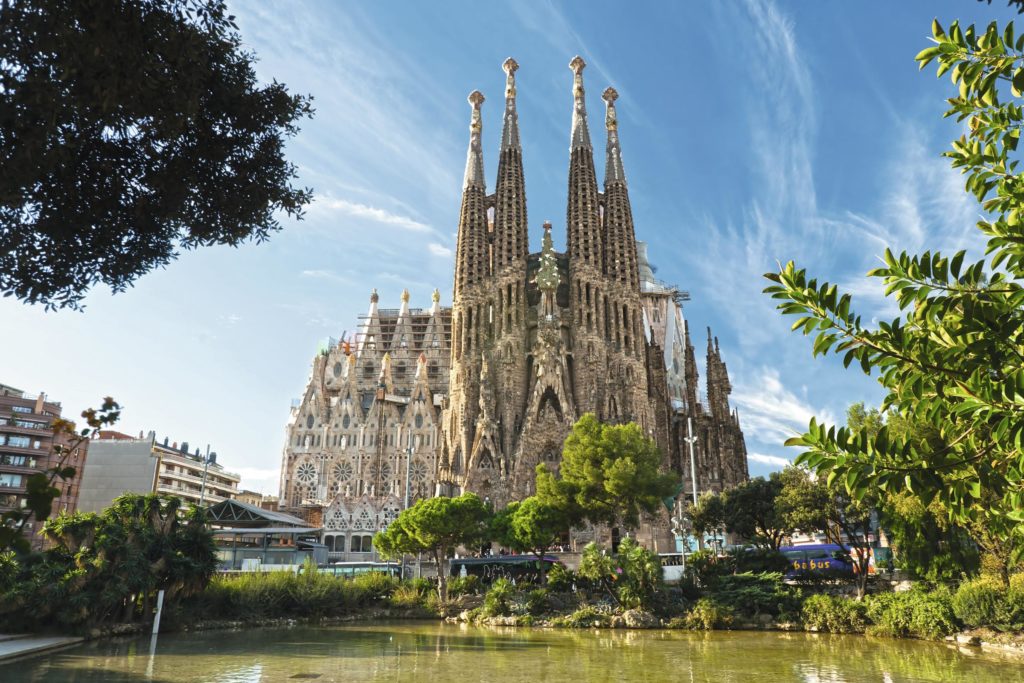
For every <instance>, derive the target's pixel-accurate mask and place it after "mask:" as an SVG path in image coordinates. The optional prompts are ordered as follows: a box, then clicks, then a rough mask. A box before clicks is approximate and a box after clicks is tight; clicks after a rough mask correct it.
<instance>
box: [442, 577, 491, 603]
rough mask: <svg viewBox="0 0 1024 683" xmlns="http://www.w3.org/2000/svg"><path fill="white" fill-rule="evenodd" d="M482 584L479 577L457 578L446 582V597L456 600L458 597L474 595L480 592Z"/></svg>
mask: <svg viewBox="0 0 1024 683" xmlns="http://www.w3.org/2000/svg"><path fill="white" fill-rule="evenodd" d="M482 586H483V583H482V582H481V581H480V577H479V576H473V575H472V574H469V575H468V576H457V577H455V578H454V579H449V581H448V597H449V598H457V597H459V596H460V595H475V594H477V593H479V592H480V589H481V587H482Z"/></svg>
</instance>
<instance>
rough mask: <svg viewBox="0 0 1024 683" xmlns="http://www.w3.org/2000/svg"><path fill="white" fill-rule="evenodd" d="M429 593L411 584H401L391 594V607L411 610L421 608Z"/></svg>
mask: <svg viewBox="0 0 1024 683" xmlns="http://www.w3.org/2000/svg"><path fill="white" fill-rule="evenodd" d="M428 595H430V591H423V590H420V587H419V586H417V585H414V584H412V583H408V582H407V583H403V584H401V585H400V586H398V588H396V589H395V590H394V592H393V593H392V594H391V600H390V602H391V605H393V606H394V607H402V608H405V609H411V608H414V607H422V606H423V604H424V601H425V599H426V597H427V596H428Z"/></svg>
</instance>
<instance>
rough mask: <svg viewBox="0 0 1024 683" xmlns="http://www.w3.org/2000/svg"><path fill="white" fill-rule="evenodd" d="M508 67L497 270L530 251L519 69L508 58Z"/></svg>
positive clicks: (498, 192)
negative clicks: (518, 94) (520, 131)
mask: <svg viewBox="0 0 1024 683" xmlns="http://www.w3.org/2000/svg"><path fill="white" fill-rule="evenodd" d="M502 68H503V69H504V70H505V122H504V126H503V128H502V131H501V155H500V157H499V158H498V182H497V186H496V188H495V190H494V194H495V202H494V203H495V206H494V269H495V272H498V271H499V270H500V269H501V268H502V267H504V266H506V265H508V264H510V263H514V262H516V261H518V260H521V259H522V260H524V259H525V258H526V254H527V252H528V251H529V241H528V238H527V222H526V182H525V179H524V177H523V149H522V147H521V146H520V145H519V115H518V114H517V113H516V70H517V69H519V64H517V63H516V60H514V59H512V58H511V57H509V58H508V59H506V60H505V63H504V64H502Z"/></svg>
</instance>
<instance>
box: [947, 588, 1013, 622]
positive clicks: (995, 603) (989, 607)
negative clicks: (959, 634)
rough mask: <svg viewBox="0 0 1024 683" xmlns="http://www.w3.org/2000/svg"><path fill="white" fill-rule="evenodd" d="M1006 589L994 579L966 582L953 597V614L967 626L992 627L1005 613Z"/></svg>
mask: <svg viewBox="0 0 1024 683" xmlns="http://www.w3.org/2000/svg"><path fill="white" fill-rule="evenodd" d="M1005 601H1006V589H1005V588H1004V587H1003V586H1002V585H1000V584H999V582H997V581H995V580H994V579H991V578H987V577H982V578H979V579H974V580H973V581H964V582H963V583H962V584H960V587H959V588H957V589H956V593H955V594H954V595H953V613H954V614H956V617H957V619H959V620H960V621H962V622H963V623H964V625H965V626H974V627H977V626H992V625H994V624H995V623H996V622H997V621H999V617H1000V616H1001V613H1002V612H1005V607H1004V604H1003V603H1004V602H1005Z"/></svg>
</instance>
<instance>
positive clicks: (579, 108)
mask: <svg viewBox="0 0 1024 683" xmlns="http://www.w3.org/2000/svg"><path fill="white" fill-rule="evenodd" d="M586 65H587V63H586V62H584V61H583V58H582V57H580V56H579V55H576V56H575V57H573V59H572V61H571V62H569V68H570V69H572V73H573V78H572V98H573V112H572V143H571V144H570V149H577V148H579V147H586V148H588V149H589V148H590V131H589V130H587V102H586V98H585V94H586V93H585V92H584V90H583V68H584V67H586Z"/></svg>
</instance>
